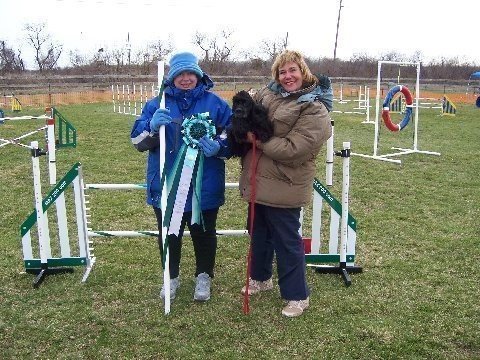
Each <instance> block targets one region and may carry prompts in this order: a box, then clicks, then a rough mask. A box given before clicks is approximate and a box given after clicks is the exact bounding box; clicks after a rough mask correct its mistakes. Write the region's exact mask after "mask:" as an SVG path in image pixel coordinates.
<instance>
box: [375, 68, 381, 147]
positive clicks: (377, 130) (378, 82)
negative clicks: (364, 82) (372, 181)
mask: <svg viewBox="0 0 480 360" xmlns="http://www.w3.org/2000/svg"><path fill="white" fill-rule="evenodd" d="M381 69H382V61H379V62H378V70H377V94H376V96H375V136H374V138H373V156H377V147H378V132H379V130H380V129H379V124H378V121H379V119H378V113H379V111H380V74H381Z"/></svg>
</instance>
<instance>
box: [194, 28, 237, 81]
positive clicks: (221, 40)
mask: <svg viewBox="0 0 480 360" xmlns="http://www.w3.org/2000/svg"><path fill="white" fill-rule="evenodd" d="M232 35H233V31H232V30H222V31H220V32H219V33H218V34H217V35H214V36H208V35H207V34H205V33H200V32H198V31H197V32H195V34H194V36H193V40H192V43H193V44H195V45H197V46H198V47H199V48H200V49H201V50H202V51H203V52H204V54H205V56H204V58H203V66H205V67H206V69H207V71H208V72H210V73H213V72H216V71H223V70H224V69H223V68H224V64H226V63H227V62H228V61H229V60H230V57H231V55H232V51H233V49H234V47H235V44H234V42H233V40H232V39H231V37H232Z"/></svg>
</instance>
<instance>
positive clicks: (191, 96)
mask: <svg viewBox="0 0 480 360" xmlns="http://www.w3.org/2000/svg"><path fill="white" fill-rule="evenodd" d="M169 65H170V70H169V72H168V75H167V79H166V81H165V91H164V96H165V109H159V99H158V97H157V98H154V99H152V100H150V101H149V102H147V103H146V104H145V106H144V108H143V110H142V114H141V115H140V117H139V118H138V119H137V120H136V121H135V124H134V125H133V129H132V132H131V135H130V136H131V140H132V143H133V144H134V146H135V147H136V148H137V149H138V150H139V151H146V150H148V151H149V154H148V161H147V204H149V205H151V206H152V207H153V210H154V212H155V215H156V218H157V224H158V230H159V232H160V234H159V237H158V242H159V247H160V255H161V256H162V255H163V251H162V240H161V239H162V235H161V231H162V213H161V209H160V197H161V192H162V189H161V185H160V176H159V171H160V170H159V162H160V147H159V137H158V131H159V128H160V126H162V125H164V126H165V142H166V144H165V148H166V157H165V169H166V174H170V172H171V170H172V167H173V165H174V162H175V159H176V157H177V154H178V153H179V150H180V148H181V146H182V143H183V140H182V133H181V129H182V126H181V125H182V123H183V121H184V120H185V119H188V118H190V117H191V116H192V115H196V114H199V113H206V112H208V113H209V117H210V118H211V119H212V121H213V123H214V125H215V128H216V135H215V137H214V139H209V138H207V137H203V138H202V139H201V140H200V141H199V143H198V147H199V149H200V151H201V152H203V154H204V156H205V157H204V163H203V177H202V187H201V204H200V207H201V212H202V220H203V221H202V223H201V224H191V218H192V186H190V189H189V192H188V196H187V199H186V203H185V208H184V213H183V218H182V220H181V226H180V231H179V233H178V235H177V236H176V235H173V234H172V235H168V243H169V255H170V299H174V298H175V294H176V291H177V289H178V287H179V286H180V278H179V270H180V258H181V247H182V235H183V231H184V229H185V225H187V226H188V228H189V230H190V234H191V237H192V242H193V247H194V252H195V259H196V271H195V277H196V283H195V292H194V300H196V301H206V300H209V299H210V285H211V279H212V278H213V277H214V265H215V255H216V249H217V236H216V220H217V214H218V210H219V207H220V206H221V205H223V203H224V201H225V163H224V157H225V155H227V148H226V136H225V128H226V127H227V126H228V125H229V124H230V116H231V109H230V107H229V106H228V104H227V103H226V102H225V101H224V100H222V99H221V98H220V97H219V96H217V95H216V94H214V93H213V92H211V91H209V89H211V88H212V87H213V82H212V80H211V79H210V78H209V77H208V75H207V74H205V73H204V72H203V71H202V69H201V68H200V67H199V65H198V60H197V58H196V56H195V55H193V54H191V53H188V52H182V53H177V54H175V55H174V56H172V58H171V60H170V64H169ZM160 296H161V297H162V298H165V287H164V286H162V290H161V292H160Z"/></svg>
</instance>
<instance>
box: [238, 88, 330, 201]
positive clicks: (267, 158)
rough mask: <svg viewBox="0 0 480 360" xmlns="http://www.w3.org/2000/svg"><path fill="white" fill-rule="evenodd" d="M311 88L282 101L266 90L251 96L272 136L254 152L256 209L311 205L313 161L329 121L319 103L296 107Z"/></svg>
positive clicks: (245, 184)
mask: <svg viewBox="0 0 480 360" xmlns="http://www.w3.org/2000/svg"><path fill="white" fill-rule="evenodd" d="M315 86H316V84H314V85H312V86H311V87H309V88H307V89H304V90H303V91H302V90H300V91H298V92H296V93H295V94H290V95H289V96H287V97H283V96H282V95H281V94H279V93H275V92H273V91H272V90H270V89H269V88H268V87H265V88H263V89H262V90H260V91H259V92H258V93H257V94H256V95H255V100H256V101H257V102H258V103H260V104H262V105H263V106H265V107H266V108H267V109H268V117H269V119H270V120H271V121H272V122H273V123H274V136H273V137H272V138H271V139H270V140H269V141H267V142H266V143H263V144H261V145H260V146H259V147H260V148H257V149H256V152H257V154H256V155H257V156H256V161H258V163H257V166H256V189H255V192H256V199H255V202H256V203H258V204H263V205H268V206H273V207H280V208H293V207H301V206H305V205H306V204H308V203H309V202H310V200H311V194H312V191H313V190H312V182H313V178H314V176H315V157H316V156H317V155H318V153H319V151H320V148H321V147H322V145H323V143H325V142H326V141H327V140H328V138H329V137H330V136H331V135H332V127H331V119H330V116H329V114H328V111H327V109H326V108H325V106H324V105H323V104H322V103H321V102H320V101H313V102H300V103H299V102H297V99H298V98H299V97H300V96H301V95H304V94H306V93H308V92H310V91H312V88H314V87H315ZM252 158H253V157H252V150H250V151H249V152H248V153H247V155H246V156H245V157H243V158H242V172H241V175H240V181H239V187H240V193H241V195H242V198H243V199H244V200H246V201H250V193H251V186H250V177H251V174H250V172H251V163H252Z"/></svg>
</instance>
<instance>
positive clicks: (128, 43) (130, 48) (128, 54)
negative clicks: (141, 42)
mask: <svg viewBox="0 0 480 360" xmlns="http://www.w3.org/2000/svg"><path fill="white" fill-rule="evenodd" d="M131 51H132V45H130V32H127V56H128V65H129V66H130V53H131Z"/></svg>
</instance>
